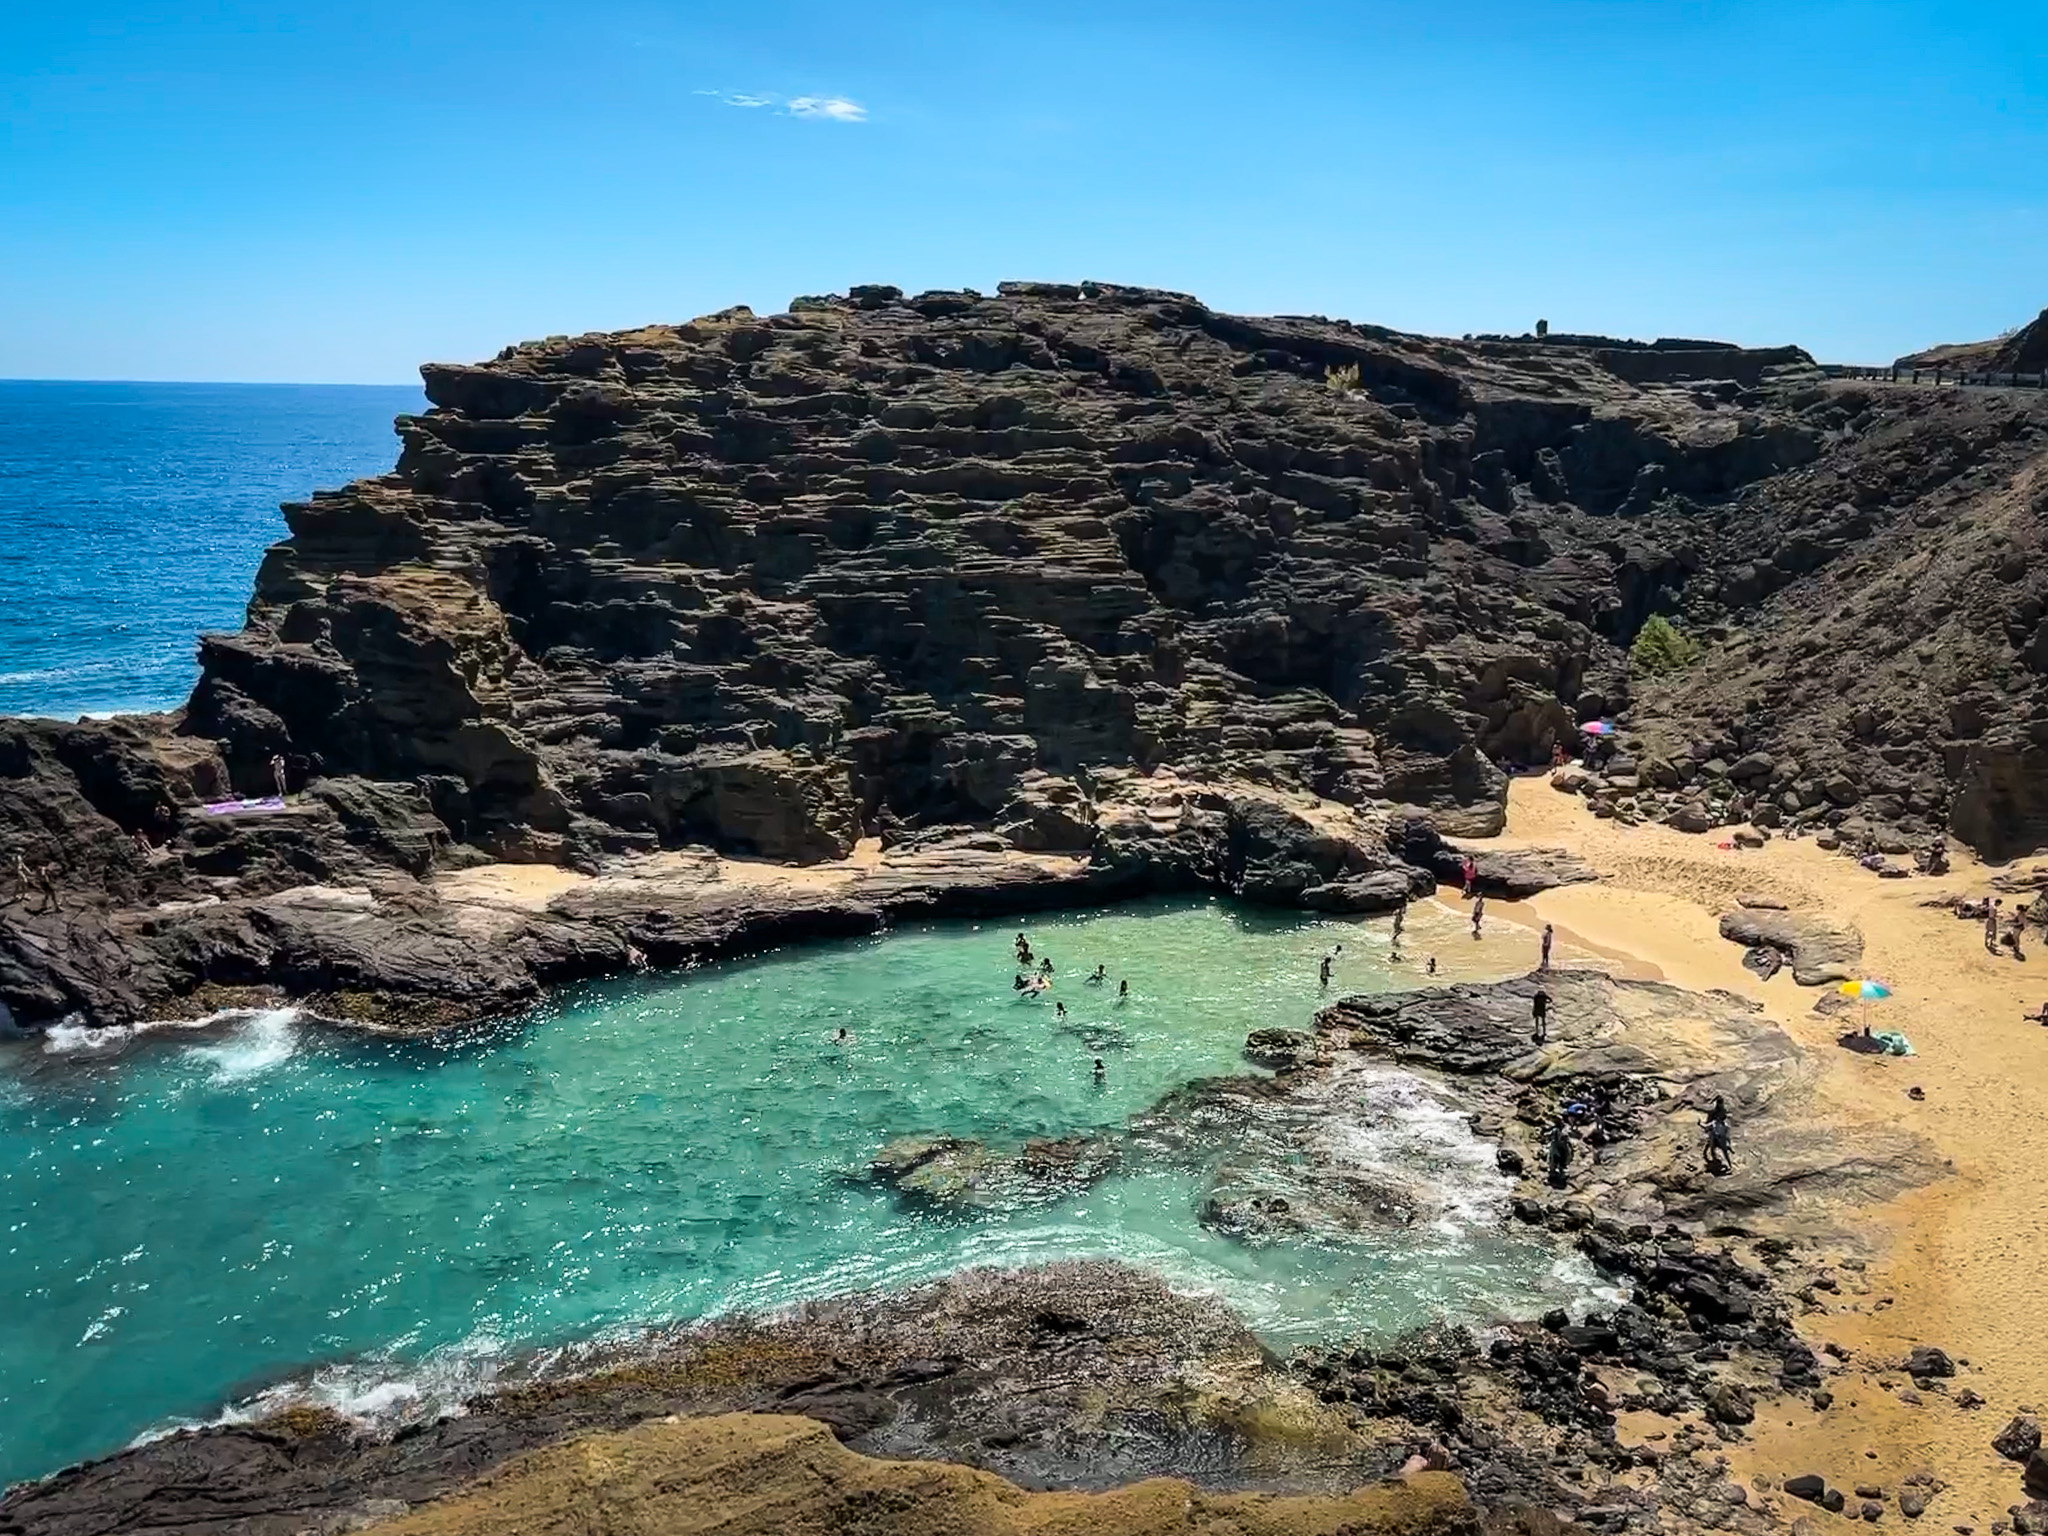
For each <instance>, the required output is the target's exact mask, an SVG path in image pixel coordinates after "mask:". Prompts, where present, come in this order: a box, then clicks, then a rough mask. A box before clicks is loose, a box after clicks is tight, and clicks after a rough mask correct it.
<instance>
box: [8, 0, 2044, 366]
mask: <svg viewBox="0 0 2048 1536" xmlns="http://www.w3.org/2000/svg"><path fill="white" fill-rule="evenodd" d="M1006 277H1036V278H1055V279H1078V278H1083V277H1093V278H1106V279H1112V280H1118V281H1126V282H1138V283H1151V284H1156V285H1159V286H1162V287H1169V288H1177V289H1182V290H1185V291H1188V292H1192V293H1195V294H1197V295H1199V296H1200V297H1201V298H1203V299H1205V300H1207V301H1208V302H1209V303H1211V304H1214V305H1217V306H1218V307H1222V308H1230V309H1239V310H1251V311H1268V312H1272V311H1279V312H1293V313H1324V314H1332V315H1342V316H1346V317H1349V318H1352V319H1357V320H1368V321H1375V322H1379V323H1383V324H1388V325H1396V326H1401V327H1406V328H1410V329H1416V330H1426V331H1436V332H1446V333H1451V334H1457V333H1462V332H1465V331H1473V330H1493V329H1513V330H1521V329H1523V328H1525V327H1527V326H1528V325H1529V324H1531V323H1532V322H1533V321H1534V320H1535V319H1536V318H1537V317H1538V316H1539V315H1540V316H1543V317H1546V318H1548V319H1549V320H1550V322H1551V324H1552V325H1553V326H1554V327H1557V328H1560V329H1573V330H1600V331H1607V332H1612V333H1618V334H1628V335H1640V336H1649V335H1654V334H1674V333H1675V334H1686V335H1709V336H1719V337H1727V338H1730V339H1734V340H1739V341H1744V342H1753V343H1775V342H1781V341H1796V342H1799V343H1802V344H1804V345H1806V346H1808V347H1809V348H1810V349H1812V350H1813V351H1815V352H1816V353H1818V354H1820V355H1821V356H1823V357H1825V358H1829V359H1842V360H1856V361H1867V360H1881V359H1886V358H1889V357H1891V356H1893V355H1895V354H1897V353H1898V352H1900V351H1903V350H1906V349H1908V348H1911V347H1915V346H1919V345H1923V344H1926V343H1929V342H1933V341H1939V340H1959V339H1971V338H1976V337H1980V336H1984V335H1990V334H1993V333H1995V332H1997V331H1999V330H2001V329H2003V328H2005V327H2007V326H2010V325H2013V324H2016V323H2019V322H2021V321H2024V320H2026V319H2028V318H2030V317H2031V316H2032V315H2033V314H2034V313H2035V312H2036V311H2038V310H2039V309H2040V308H2041V307H2042V306H2043V305H2048V13H2044V9H2043V5H2042V0H2017V3H2015V0H1979V3H1976V4H1973V5H1968V6H1965V5H1961V4H1959V3H1957V0H1941V3H1923V4H1820V3H1809V0H1768V3H1749V0H1716V3H1711V4H1708V3H1664V0H1572V3H1565V0H1525V3H1521V4H1511V3H1503V0H1464V3H1462V4H1456V5H1452V4H1446V3H1444V0H1429V3H1412V4H1408V3H1403V4H1395V3H1377V0H1352V3H1348V4H1346V3H1320V4H1318V3H1289V0H1267V3H1263V4H1259V5H1244V4H1237V5H1224V4H1209V3H1205V0H1177V3H1175V4H1171V5H1168V4H1151V3H1116V0H1092V3H1086V4H1073V3H1067V0H1033V3H1030V4H1016V5H975V4H971V3H967V0H953V3H948V4H928V5H912V4H895V3H886V0H880V3H871V4H866V5H861V6H851V5H827V4H812V3H787V0H749V3H745V4H739V5H732V4H726V5H710V4H692V5H685V4H676V3H655V0H577V3H573V4H557V3H535V0H490V3H480V0H412V3H408V4H404V5H399V4H389V3H384V0H365V3H354V4H351V3H345V0H327V3H310V0H276V3H271V4H254V3H246V0H161V3H156V4H142V3H117V0H107V3H96V0H62V3H45V4H31V3H28V0H19V3H8V4H5V5H0V376H13V377H96V378H109V377H116V378H178V379H184V378H198V379H301V380H322V381H324V380H334V381H397V380H405V379H409V378H411V377H413V370H414V367H415V365H416V364H417V363H418V362H420V361H421V360H423V359H428V358H435V359H469V358H478V357H485V356H488V355H490V354H491V353H492V352H495V351H496V350H497V349H498V348H499V347H500V346H502V345H504V344H506V343H508V342H512V341H516V340H520V339H524V338H527V337H532V336H540V335H546V334H549V333H552V332H575V331H582V330H590V329H598V328H610V327H618V326H627V325H636V324H641V323H645V322H647V321H650V320H667V319H683V318H687V317H689V316H691V315H695V314H700V313H703V312H705V311H708V310H712V309H717V308H722V307H723V306H725V305H727V304H732V303H748V304H752V305H753V306H754V307H755V308H756V309H778V308H781V307H782V306H783V305H785V304H786V303H787V302H788V300H789V298H790V297H791V296H792V295H795V294H799V293H818V292H825V291H828V290H833V289H844V288H845V287H846V286H847V285H848V284H849V283H854V282H895V283H899V284H901V285H903V286H904V287H906V288H910V289H917V288H924V287H956V286H971V287H980V288H992V287H993V286H994V284H995V283H996V282H997V281H998V280H999V279H1002V278H1006Z"/></svg>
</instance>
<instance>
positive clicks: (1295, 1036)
mask: <svg viewBox="0 0 2048 1536" xmlns="http://www.w3.org/2000/svg"><path fill="white" fill-rule="evenodd" d="M1244 1058H1245V1060H1246V1061H1249V1062H1251V1063H1252V1064H1253V1065H1254V1066H1260V1067H1274V1068H1281V1069H1284V1068H1287V1067H1298V1066H1301V1065H1302V1064H1303V1063H1305V1062H1310V1061H1314V1060H1315V1058H1316V1037H1315V1036H1314V1035H1313V1034H1311V1033H1310V1032H1309V1031H1308V1030H1305V1029H1282V1028H1278V1027H1274V1028H1268V1029H1255V1030H1253V1031H1252V1032H1251V1033H1250V1034H1249V1035H1247V1036H1246V1037H1245V1042H1244Z"/></svg>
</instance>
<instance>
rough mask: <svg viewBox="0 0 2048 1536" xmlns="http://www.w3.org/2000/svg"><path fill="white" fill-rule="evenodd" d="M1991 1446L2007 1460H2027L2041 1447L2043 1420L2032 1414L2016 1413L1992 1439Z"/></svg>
mask: <svg viewBox="0 0 2048 1536" xmlns="http://www.w3.org/2000/svg"><path fill="white" fill-rule="evenodd" d="M1991 1448H1992V1449H1993V1450H1994V1451H1996V1452H1998V1454H1999V1455H2001V1456H2003V1457H2004V1458H2005V1459H2006V1460H2007V1461H2025V1460H2026V1459H2027V1458H2028V1457H2029V1456H2031V1455H2033V1454H2034V1452H2035V1451H2037V1450H2039V1449H2040V1448H2041V1421H2040V1420H2039V1419H2036V1418H2035V1417H2034V1416H2033V1415H2031V1414H2025V1413H2022V1414H2016V1415H2014V1417H2013V1421H2012V1422H2011V1423H2010V1424H2008V1425H2006V1426H2005V1428H2003V1429H2001V1430H2000V1431H1999V1432H1998V1433H1997V1434H1996V1435H1995V1436H1994V1437H1993V1438H1992V1441H1991Z"/></svg>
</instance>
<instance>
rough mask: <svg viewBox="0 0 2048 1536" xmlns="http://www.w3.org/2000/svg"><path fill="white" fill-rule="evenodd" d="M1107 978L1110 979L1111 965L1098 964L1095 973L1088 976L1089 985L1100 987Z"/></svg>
mask: <svg viewBox="0 0 2048 1536" xmlns="http://www.w3.org/2000/svg"><path fill="white" fill-rule="evenodd" d="M1107 980H1109V967H1108V966H1106V965H1098V966H1096V967H1095V973H1094V974H1093V975H1092V976H1090V977H1089V978H1088V985H1089V986H1091V987H1099V986H1101V985H1102V984H1103V983H1104V982H1105V981H1107Z"/></svg>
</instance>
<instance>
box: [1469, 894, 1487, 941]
mask: <svg viewBox="0 0 2048 1536" xmlns="http://www.w3.org/2000/svg"><path fill="white" fill-rule="evenodd" d="M1485 921H1486V898H1485V897H1484V896H1474V897H1473V898H1472V937H1473V938H1475V939H1476V938H1478V937H1479V925H1480V924H1481V923H1484V922H1485Z"/></svg>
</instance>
